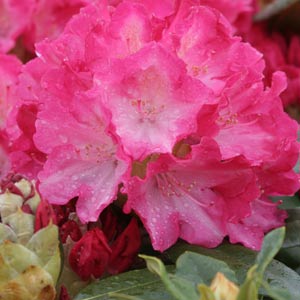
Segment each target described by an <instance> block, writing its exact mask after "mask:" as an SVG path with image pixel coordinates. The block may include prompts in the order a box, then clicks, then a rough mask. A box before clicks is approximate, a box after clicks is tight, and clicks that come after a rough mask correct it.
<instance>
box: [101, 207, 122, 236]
mask: <svg viewBox="0 0 300 300" xmlns="http://www.w3.org/2000/svg"><path fill="white" fill-rule="evenodd" d="M100 220H101V223H102V231H103V233H104V234H105V236H106V238H107V240H108V241H111V240H112V239H113V238H114V237H115V236H116V235H117V227H118V218H117V216H116V215H115V214H114V213H113V212H112V210H111V209H110V207H108V208H106V209H105V210H104V211H103V212H102V213H101V215H100Z"/></svg>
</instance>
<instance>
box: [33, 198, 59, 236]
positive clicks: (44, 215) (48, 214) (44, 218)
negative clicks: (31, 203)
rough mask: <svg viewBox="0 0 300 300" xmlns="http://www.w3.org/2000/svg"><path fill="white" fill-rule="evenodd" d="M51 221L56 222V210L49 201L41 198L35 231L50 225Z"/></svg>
mask: <svg viewBox="0 0 300 300" xmlns="http://www.w3.org/2000/svg"><path fill="white" fill-rule="evenodd" d="M50 222H52V224H56V217H55V213H54V210H53V208H52V206H51V204H50V203H48V201H46V200H41V202H40V203H39V205H38V207H37V210H36V215H35V223H34V232H36V231H38V230H40V229H41V228H44V227H46V226H48V225H49V223H50Z"/></svg>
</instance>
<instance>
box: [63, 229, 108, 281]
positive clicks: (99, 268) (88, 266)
mask: <svg viewBox="0 0 300 300" xmlns="http://www.w3.org/2000/svg"><path fill="white" fill-rule="evenodd" d="M110 254H111V249H110V247H109V245H108V243H107V240H106V237H105V235H104V234H103V232H102V231H101V230H100V229H99V228H97V227H96V228H93V229H92V230H90V231H88V232H87V233H86V234H85V235H84V236H83V237H82V238H81V239H80V240H79V241H78V242H77V243H76V244H75V245H74V247H73V248H72V250H71V252H70V255H69V263H70V266H71V268H72V269H73V271H74V272H76V273H77V274H78V275H79V276H80V277H81V279H82V280H87V279H89V278H90V277H91V276H94V277H95V278H98V277H101V276H102V275H103V273H104V272H105V271H106V268H107V264H108V262H109V257H110Z"/></svg>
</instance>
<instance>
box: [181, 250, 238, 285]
mask: <svg viewBox="0 0 300 300" xmlns="http://www.w3.org/2000/svg"><path fill="white" fill-rule="evenodd" d="M217 272H220V273H223V274H224V275H225V277H227V279H229V280H230V281H233V282H237V278H236V275H235V273H234V272H233V271H232V270H231V269H230V268H229V266H228V265H227V264H226V263H225V262H223V261H221V260H218V259H215V258H213V257H210V256H205V255H201V254H199V253H195V252H190V251H186V252H185V253H184V254H182V255H181V256H180V257H179V258H178V260H177V262H176V275H177V276H179V277H182V278H186V279H188V280H190V281H192V282H194V283H195V285H197V284H199V283H204V284H206V285H210V284H211V281H212V280H213V278H214V277H215V275H216V273H217Z"/></svg>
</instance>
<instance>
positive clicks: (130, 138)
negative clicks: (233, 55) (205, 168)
mask: <svg viewBox="0 0 300 300" xmlns="http://www.w3.org/2000/svg"><path fill="white" fill-rule="evenodd" d="M96 82H97V83H98V86H96V87H95V91H94V92H95V97H96V95H98V94H99V95H101V94H102V95H103V96H102V99H103V104H104V106H105V107H106V109H107V110H109V111H110V113H111V115H112V116H111V122H112V124H113V125H114V127H115V128H116V134H117V135H118V136H119V137H120V139H121V142H122V144H123V146H124V149H125V151H126V152H127V153H128V154H129V155H131V156H132V157H133V158H134V159H143V158H144V157H146V156H147V155H149V154H151V153H153V152H171V151H172V147H173V145H174V144H175V142H176V141H177V140H178V139H179V138H180V137H183V136H186V135H188V134H190V133H192V132H194V131H195V130H196V117H197V112H198V110H199V109H200V107H201V106H202V105H203V104H204V103H208V104H210V103H213V102H214V101H215V100H214V99H213V98H212V97H211V95H210V92H209V91H208V90H207V89H206V88H205V87H204V86H203V85H202V84H201V83H200V82H199V81H197V80H194V79H192V78H191V77H189V76H187V74H186V71H185V68H184V65H183V64H182V62H181V61H180V60H178V59H177V58H175V57H174V56H172V55H171V54H170V53H168V52H167V51H165V50H164V49H163V48H162V47H160V46H159V45H157V44H155V43H151V44H149V45H148V46H145V47H144V48H143V49H142V50H140V51H139V52H137V53H136V54H134V55H131V56H129V57H128V58H125V59H122V60H118V61H115V63H113V64H112V66H111V69H110V72H109V73H108V74H99V76H98V77H97V81H96Z"/></svg>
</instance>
